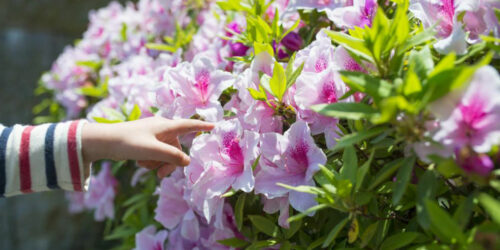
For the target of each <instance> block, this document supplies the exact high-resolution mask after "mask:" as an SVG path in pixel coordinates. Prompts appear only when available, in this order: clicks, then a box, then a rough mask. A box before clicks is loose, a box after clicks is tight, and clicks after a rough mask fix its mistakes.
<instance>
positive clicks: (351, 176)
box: [340, 146, 358, 185]
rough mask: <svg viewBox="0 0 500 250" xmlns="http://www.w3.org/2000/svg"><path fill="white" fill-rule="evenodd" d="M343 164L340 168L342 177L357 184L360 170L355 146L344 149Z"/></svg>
mask: <svg viewBox="0 0 500 250" xmlns="http://www.w3.org/2000/svg"><path fill="white" fill-rule="evenodd" d="M342 162H343V166H342V168H341V169H340V176H341V177H342V179H345V180H349V181H350V182H351V184H352V185H355V184H356V174H357V172H358V156H357V155H356V150H355V149H354V147H353V146H348V147H346V148H345V149H344V155H343V158H342Z"/></svg>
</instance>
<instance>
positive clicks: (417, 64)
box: [409, 46, 434, 79]
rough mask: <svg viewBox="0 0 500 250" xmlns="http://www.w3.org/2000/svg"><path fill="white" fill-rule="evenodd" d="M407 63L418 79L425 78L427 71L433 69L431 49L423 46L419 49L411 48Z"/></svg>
mask: <svg viewBox="0 0 500 250" xmlns="http://www.w3.org/2000/svg"><path fill="white" fill-rule="evenodd" d="M409 64H410V66H411V67H413V71H414V72H415V74H417V76H418V78H419V79H426V78H427V76H428V75H429V73H430V72H431V71H432V70H433V69H434V61H433V60H432V54H431V50H430V49H429V46H425V47H424V48H423V49H421V50H420V51H416V50H412V51H411V52H410V58H409Z"/></svg>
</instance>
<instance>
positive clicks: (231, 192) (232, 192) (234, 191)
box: [221, 188, 238, 198]
mask: <svg viewBox="0 0 500 250" xmlns="http://www.w3.org/2000/svg"><path fill="white" fill-rule="evenodd" d="M236 193H238V191H236V190H234V189H232V188H231V189H230V190H229V191H227V192H225V193H223V194H222V195H221V197H222V198H227V197H231V196H233V195H235V194H236Z"/></svg>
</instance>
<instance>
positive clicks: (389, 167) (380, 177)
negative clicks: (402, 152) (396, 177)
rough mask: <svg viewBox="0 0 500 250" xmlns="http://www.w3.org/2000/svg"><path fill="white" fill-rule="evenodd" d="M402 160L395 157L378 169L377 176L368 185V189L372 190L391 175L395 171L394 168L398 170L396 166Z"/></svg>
mask: <svg viewBox="0 0 500 250" xmlns="http://www.w3.org/2000/svg"><path fill="white" fill-rule="evenodd" d="M402 162H403V159H397V160H394V161H391V162H389V163H387V164H386V165H385V166H384V167H383V168H382V169H381V170H380V171H378V173H377V176H376V177H375V179H374V180H373V181H372V183H371V184H370V186H369V187H368V190H372V189H373V188H375V187H376V186H378V185H379V184H380V183H382V182H383V181H385V180H387V179H388V178H389V177H391V176H392V175H393V174H394V173H395V172H396V170H398V168H399V167H400V166H401V164H402Z"/></svg>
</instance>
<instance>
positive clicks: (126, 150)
mask: <svg viewBox="0 0 500 250" xmlns="http://www.w3.org/2000/svg"><path fill="white" fill-rule="evenodd" d="M213 127H214V125H213V124H212V123H208V122H203V121H198V120H188V119H181V120H168V119H164V118H160V117H152V118H146V119H141V120H137V121H132V122H124V123H115V124H102V123H89V124H86V125H85V126H84V127H83V130H82V151H83V152H82V154H83V160H84V162H85V163H86V164H85V165H86V166H88V164H87V163H90V162H93V161H96V160H101V159H112V160H117V161H118V160H137V161H138V164H139V165H141V166H143V167H146V168H148V169H152V170H153V169H158V172H157V174H158V176H159V177H165V176H166V175H168V174H170V173H171V172H172V171H174V170H175V168H176V167H177V166H187V165H189V156H187V155H186V154H185V153H184V152H182V150H181V146H180V143H179V139H178V136H179V135H182V134H187V133H190V132H196V131H209V130H212V129H213Z"/></svg>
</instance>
